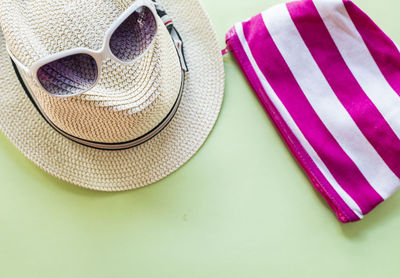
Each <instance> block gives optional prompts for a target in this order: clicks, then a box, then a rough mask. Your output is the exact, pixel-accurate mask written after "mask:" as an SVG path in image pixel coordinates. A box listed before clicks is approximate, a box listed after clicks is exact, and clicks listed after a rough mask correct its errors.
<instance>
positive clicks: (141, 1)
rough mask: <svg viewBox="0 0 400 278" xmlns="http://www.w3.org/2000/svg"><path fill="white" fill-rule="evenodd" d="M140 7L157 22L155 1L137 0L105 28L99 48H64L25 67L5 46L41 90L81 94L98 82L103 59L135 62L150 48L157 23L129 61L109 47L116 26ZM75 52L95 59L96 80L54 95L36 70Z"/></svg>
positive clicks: (62, 96)
mask: <svg viewBox="0 0 400 278" xmlns="http://www.w3.org/2000/svg"><path fill="white" fill-rule="evenodd" d="M141 7H147V8H149V10H150V11H151V13H152V14H153V17H154V19H155V20H156V22H157V18H159V16H158V14H157V11H156V8H155V3H154V2H152V1H150V0H137V1H136V2H135V3H133V4H132V6H130V7H129V8H128V9H127V10H125V11H124V12H123V13H122V14H121V15H120V16H119V17H118V18H117V19H116V20H115V21H114V22H113V23H112V24H111V26H110V27H109V28H108V29H107V31H106V32H105V35H104V40H103V45H102V47H101V48H100V49H99V50H92V49H89V48H85V47H77V48H73V49H69V50H65V51H62V52H60V53H56V54H53V55H50V56H47V57H44V58H41V59H40V60H38V61H36V62H34V63H33V64H32V66H30V67H26V66H25V65H24V64H22V63H21V62H20V61H18V59H17V58H16V57H15V56H14V55H13V54H12V53H11V51H10V50H9V48H8V47H7V46H6V49H7V52H8V54H9V55H10V57H11V59H12V60H13V61H14V63H15V64H16V66H17V67H18V68H19V69H20V70H22V71H23V72H24V74H25V75H27V77H29V78H31V79H33V80H34V81H35V82H37V84H39V85H40V87H41V88H43V90H44V91H45V92H46V93H47V94H49V95H51V96H53V97H58V98H69V97H73V96H77V95H81V94H84V93H86V92H87V91H89V90H91V89H93V88H94V87H95V86H96V85H97V84H98V82H99V80H100V77H101V69H102V64H103V61H104V60H106V59H112V60H114V61H117V62H119V63H123V64H128V65H129V64H133V63H135V62H136V61H137V60H138V59H140V58H141V57H142V56H143V55H145V54H146V52H147V51H148V50H149V49H150V48H151V46H152V45H153V44H154V41H155V38H156V35H157V32H158V24H156V28H157V29H156V31H155V34H154V36H153V38H152V41H151V43H150V44H149V45H148V46H147V48H146V49H145V50H144V51H143V53H141V54H140V55H139V56H137V57H135V59H133V60H131V61H123V60H120V59H118V58H117V57H116V56H115V55H114V54H113V53H112V51H111V49H110V40H111V37H112V35H113V34H114V32H115V31H116V30H117V29H118V27H120V26H121V24H122V23H123V22H124V21H125V20H126V19H127V18H128V17H129V16H131V15H132V13H133V12H135V11H136V10H137V9H139V8H141ZM76 54H87V55H89V56H91V57H92V58H93V59H94V60H95V61H96V65H97V78H96V81H95V82H94V83H93V85H92V86H90V87H89V88H87V89H85V90H83V91H81V92H78V93H75V94H68V95H55V94H52V93H50V92H49V91H48V90H46V88H44V87H43V85H42V84H41V82H40V81H39V79H38V76H37V72H38V70H39V69H40V68H41V67H42V66H44V65H46V64H49V63H51V62H54V61H57V60H59V59H62V58H65V57H68V56H72V55H76Z"/></svg>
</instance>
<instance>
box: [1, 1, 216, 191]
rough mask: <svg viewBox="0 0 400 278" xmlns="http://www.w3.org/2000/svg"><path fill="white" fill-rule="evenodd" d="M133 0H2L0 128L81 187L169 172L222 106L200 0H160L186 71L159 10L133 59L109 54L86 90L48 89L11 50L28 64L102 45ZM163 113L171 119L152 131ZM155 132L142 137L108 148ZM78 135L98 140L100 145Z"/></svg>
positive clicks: (129, 185) (151, 178) (136, 182)
mask: <svg viewBox="0 0 400 278" xmlns="http://www.w3.org/2000/svg"><path fill="white" fill-rule="evenodd" d="M134 2H135V0H105V1H96V0H35V1H24V0H3V1H1V2H0V26H1V29H0V31H1V34H0V81H1V82H0V129H1V130H2V132H3V133H4V134H5V135H6V136H7V137H8V138H9V139H10V140H11V141H12V142H13V144H14V145H15V146H16V147H17V148H18V149H19V150H20V151H21V152H22V153H23V154H24V155H25V156H27V157H28V158H29V159H30V160H32V161H33V162H34V163H35V164H37V165H38V166H39V167H41V168H42V169H44V170H45V171H46V172H48V173H50V174H51V175H54V176H56V177H58V178H60V179H63V180H65V181H68V182H71V183H73V184H76V185H79V186H82V187H86V188H90V189H95V190H102V191H120V190H129V189H134V188H138V187H142V186H145V185H148V184H151V183H153V182H156V181H158V180H160V179H162V178H163V177H165V176H167V175H169V174H170V173H172V172H173V171H175V170H176V169H178V168H179V167H180V166H182V165H183V164H184V163H185V162H186V161H187V160H189V159H190V157H192V156H193V155H194V154H195V152H196V151H197V150H198V149H199V148H200V147H201V145H202V144H203V143H204V141H205V140H206V138H207V136H208V135H209V133H210V131H211V129H212V128H213V126H214V123H215V121H216V119H217V117H218V113H219V110H220V108H221V103H222V99H223V91H224V72H223V64H222V58H221V55H220V52H219V48H218V44H217V40H216V35H215V32H214V30H213V28H212V26H211V23H210V21H209V19H208V17H207V15H206V14H205V12H204V10H203V9H202V7H201V5H200V4H199V2H198V1H197V0H159V2H160V3H161V4H162V6H164V8H165V9H166V11H167V13H168V15H169V16H170V17H171V18H172V19H173V23H174V26H175V27H176V29H177V30H178V32H179V34H180V36H181V37H182V41H183V45H184V54H185V58H186V63H187V67H188V72H187V73H186V74H185V75H182V70H181V61H180V59H179V56H178V55H177V51H176V49H175V46H174V43H173V41H172V40H171V36H170V33H169V32H168V30H167V28H166V27H165V26H164V24H163V21H162V19H161V18H156V24H157V32H156V34H155V38H154V42H153V43H152V44H151V45H149V46H148V49H147V50H146V52H144V53H143V55H142V56H140V57H139V58H138V59H137V60H135V61H134V63H132V64H124V63H119V62H118V61H116V60H115V59H106V60H104V61H103V62H102V64H101V65H100V66H101V71H100V73H99V78H98V82H97V84H96V85H95V86H94V87H93V88H91V89H90V90H88V91H86V92H84V93H82V94H79V95H74V96H70V97H67V98H64V97H58V96H54V95H51V94H49V93H48V92H46V91H45V90H44V88H43V87H41V86H38V84H37V83H36V82H35V80H33V79H32V78H30V76H29V75H26V74H24V73H23V72H21V71H18V70H16V69H15V66H14V67H13V64H12V62H11V59H10V54H11V55H12V56H13V57H14V58H15V59H16V60H18V61H19V62H20V63H21V64H23V65H25V66H26V67H30V66H32V65H34V64H35V62H37V61H38V60H40V59H43V58H44V57H47V56H49V55H54V54H57V53H60V52H63V51H68V50H70V49H73V48H87V49H91V50H94V51H95V50H98V49H100V48H101V47H102V44H103V40H104V36H105V32H106V31H107V29H108V28H109V27H110V25H111V24H113V22H114V21H115V20H116V19H117V18H119V17H120V15H121V14H123V12H124V11H125V10H126V9H128V8H129V7H130V6H131V5H132V4H134ZM6 43H7V47H8V49H9V52H10V54H9V52H7V50H6ZM18 75H20V76H18ZM18 77H19V78H18ZM182 84H184V86H183V87H181V86H182ZM24 86H25V88H24ZM181 88H183V90H181ZM27 91H28V93H27ZM28 96H31V98H32V100H31V99H30V98H29V97H28ZM34 103H35V104H36V105H37V107H35V105H34ZM174 110H175V111H174ZM39 111H41V113H42V115H41V113H40V112H39ZM172 112H173V113H172ZM171 115H172V116H171ZM166 117H170V118H171V119H169V121H168V122H167V124H165V126H164V127H163V128H162V129H161V130H158V131H157V132H156V133H154V132H153V131H154V130H157V127H158V126H159V125H160V123H163V122H165V119H166ZM52 125H53V126H52ZM151 132H153V133H154V134H153V136H152V137H151V138H150V139H148V140H145V141H144V142H140V144H138V145H137V146H136V145H135V146H133V147H129V148H128V147H126V146H125V147H124V145H123V144H122V146H123V147H121V149H119V150H104V149H101V148H102V147H101V146H113V145H116V146H119V144H120V143H121V142H132V141H136V140H137V139H138V138H139V139H140V138H143V137H144V136H146V135H147V134H149V133H151ZM63 133H64V134H63ZM66 134H67V135H70V136H71V138H72V140H71V138H67V137H68V136H65V135H66ZM74 138H79V140H82V142H96V144H98V145H95V147H98V146H100V149H99V148H95V147H93V146H87V145H85V144H83V145H82V144H80V143H77V141H76V140H75V141H74V140H73V139H74ZM79 140H78V141H79ZM117 149H118V148H117Z"/></svg>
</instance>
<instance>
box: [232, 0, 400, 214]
mask: <svg viewBox="0 0 400 278" xmlns="http://www.w3.org/2000/svg"><path fill="white" fill-rule="evenodd" d="M227 45H228V49H229V50H230V51H231V52H232V53H233V54H234V56H235V58H236V60H237V61H238V63H239V65H240V67H241V68H242V70H243V72H244V74H245V76H246V77H247V79H248V81H249V82H250V84H251V86H252V87H253V89H254V91H255V92H256V94H257V96H258V98H259V99H260V101H261V103H262V105H263V106H264V108H265V110H266V111H267V113H268V114H269V116H270V117H271V118H272V120H273V121H274V123H275V125H276V127H277V128H278V130H279V131H280V133H281V135H282V137H283V138H284V140H285V142H286V143H287V145H288V146H289V148H290V150H291V151H292V153H293V154H294V156H295V157H296V159H297V160H298V162H299V163H300V164H301V166H302V167H303V169H304V170H305V172H306V173H307V175H308V177H309V178H310V180H311V182H312V184H313V185H314V187H315V188H316V189H317V190H318V192H320V193H321V194H322V196H323V197H324V198H325V200H326V201H327V202H328V203H329V205H330V206H331V207H332V209H333V211H334V212H335V214H336V215H337V217H338V219H339V220H340V221H342V222H352V221H357V220H360V219H362V217H363V216H364V215H366V214H367V213H369V212H370V211H371V210H372V209H373V208H375V207H376V206H377V205H378V204H379V203H381V202H382V201H383V200H385V199H387V198H388V197H390V196H391V195H392V194H393V193H394V192H395V191H396V190H397V188H398V187H399V186H400V179H399V177H400V97H399V93H400V53H399V50H398V48H397V46H396V45H395V44H394V43H393V41H392V40H391V39H390V38H389V37H388V36H387V35H385V34H384V33H383V32H382V30H381V29H380V28H379V27H378V26H377V25H376V24H375V23H374V22H373V21H372V20H371V19H370V18H369V17H368V16H367V15H366V14H365V13H364V12H362V11H361V10H360V9H359V8H358V7H357V6H356V5H355V4H354V3H352V2H351V1H348V0H343V1H342V0H314V1H312V0H303V1H294V2H291V3H287V4H281V5H278V6H275V7H273V8H271V9H269V10H267V11H265V12H263V13H261V14H258V15H257V16H255V17H253V18H251V19H250V20H248V21H246V22H243V23H238V24H236V25H235V26H234V27H233V28H232V29H231V30H230V31H229V32H228V34H227Z"/></svg>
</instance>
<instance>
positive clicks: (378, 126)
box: [287, 0, 400, 177]
mask: <svg viewBox="0 0 400 278" xmlns="http://www.w3.org/2000/svg"><path fill="white" fill-rule="evenodd" d="M287 8H288V10H289V13H290V15H291V17H292V19H293V22H294V24H295V25H296V27H297V29H298V31H299V33H300V35H301V37H302V38H303V40H304V42H305V44H306V45H307V47H308V49H309V50H310V52H311V54H312V56H313V57H314V59H315V61H316V62H317V64H318V66H319V68H320V69H321V72H322V73H323V74H324V76H325V78H326V80H327V81H328V83H329V85H330V86H331V88H332V89H333V91H334V92H335V94H336V96H337V97H338V99H339V100H340V102H341V103H342V104H343V106H344V107H345V108H346V110H347V112H349V114H350V116H351V117H352V118H353V120H354V122H355V123H356V124H357V126H358V127H359V129H360V130H361V132H362V133H363V134H364V136H365V137H366V138H367V139H368V141H369V142H370V143H371V145H372V146H373V147H374V148H375V150H376V151H377V152H378V153H379V155H380V156H381V157H382V158H383V160H384V161H385V162H386V164H387V165H388V166H389V168H390V169H391V170H392V171H393V172H394V173H395V174H396V175H397V176H398V177H400V140H399V138H398V137H397V135H396V134H395V133H394V131H393V130H392V129H391V127H390V125H389V124H388V123H387V122H386V120H385V119H384V118H383V116H382V114H381V113H380V112H379V110H378V109H377V108H376V106H375V105H374V103H373V102H372V101H371V100H370V99H369V97H368V96H367V95H366V94H365V92H364V91H363V89H362V88H361V86H360V85H359V84H358V82H357V80H356V79H355V77H354V75H353V74H352V72H351V71H350V69H349V68H348V67H347V65H346V62H345V61H344V59H343V57H342V56H341V54H340V52H339V49H338V48H337V47H336V45H335V42H334V41H333V39H332V37H331V35H330V34H329V31H328V29H327V28H326V26H325V24H324V22H323V20H322V18H321V17H320V15H319V13H318V10H317V9H316V7H315V5H314V3H313V2H312V1H311V0H307V1H302V2H291V3H288V4H287ZM316 34H318V35H317V36H316ZM326 57H329V59H327V58H326ZM332 61H335V62H334V63H332Z"/></svg>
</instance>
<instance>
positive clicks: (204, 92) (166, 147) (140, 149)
mask: <svg viewBox="0 0 400 278" xmlns="http://www.w3.org/2000/svg"><path fill="white" fill-rule="evenodd" d="M160 2H162V4H163V5H164V6H165V8H166V9H167V11H168V13H169V14H170V15H171V16H172V18H174V22H175V25H176V27H177V29H178V30H179V32H180V34H181V36H182V38H183V41H184V47H185V56H186V59H187V64H188V68H189V72H188V73H187V76H186V82H185V89H184V92H183V96H182V100H181V104H180V106H179V109H178V111H177V113H176V115H175V116H174V118H173V120H172V121H171V122H170V123H169V125H168V126H167V127H166V128H165V129H164V130H163V131H162V132H161V133H160V134H158V135H157V136H156V137H154V138H153V139H151V140H150V141H148V142H146V143H144V144H142V145H140V146H137V147H134V148H131V149H127V150H122V151H103V150H97V149H93V148H89V147H85V146H82V145H79V144H77V143H74V142H72V141H70V140H69V139H67V138H65V137H64V136H62V135H61V134H59V133H58V132H56V131H55V130H54V129H53V128H52V127H51V126H50V125H49V124H48V123H47V122H46V121H45V120H44V119H43V118H42V117H41V116H40V114H39V112H38V111H37V110H36V108H35V107H34V106H33V104H32V103H31V101H30V100H29V98H28V97H27V96H26V93H25V91H24V89H23V87H22V86H21V84H20V82H19V80H18V78H17V76H16V74H15V71H14V69H13V66H12V64H11V60H10V57H9V56H8V53H7V51H6V47H5V41H4V38H3V35H2V34H1V36H0V80H1V83H0V129H1V130H2V132H3V133H4V134H5V135H6V136H7V137H8V138H9V139H10V140H11V142H12V143H13V144H14V145H15V146H16V147H17V148H18V149H19V150H20V151H21V152H22V153H23V154H24V155H25V156H26V157H28V158H29V159H30V160H32V161H33V162H34V163H35V164H37V165H38V166H39V167H40V168H42V169H43V170H45V171H46V172H48V173H49V174H51V175H53V176H56V177H58V178H60V179H62V180H65V181H67V182H70V183H73V184H75V185H78V186H82V187H86V188H89V189H93V190H101V191H122V190H130V189H134V188H139V187H142V186H146V185H149V184H152V183H154V182H156V181H159V180H160V179H162V178H164V177H166V176H167V175H169V174H171V173H172V172H174V171H175V170H177V169H178V168H179V167H180V166H182V165H183V164H184V163H185V162H187V161H188V160H189V159H190V158H191V157H192V156H193V155H194V154H195V153H196V152H197V150H198V149H199V148H200V147H201V146H202V145H203V143H204V142H205V140H206V139H207V137H208V135H209V133H210V132H211V130H212V128H213V126H214V124H215V121H216V120H217V118H218V114H219V111H220V109H221V104H222V100H223V94H224V69H223V62H222V57H221V54H220V51H219V47H218V43H217V39H216V34H215V32H214V30H213V27H212V25H211V22H210V20H209V18H208V16H207V15H206V13H205V12H204V10H203V8H202V7H201V5H200V3H199V2H198V1H197V0H163V1H160ZM0 32H1V30H0Z"/></svg>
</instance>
